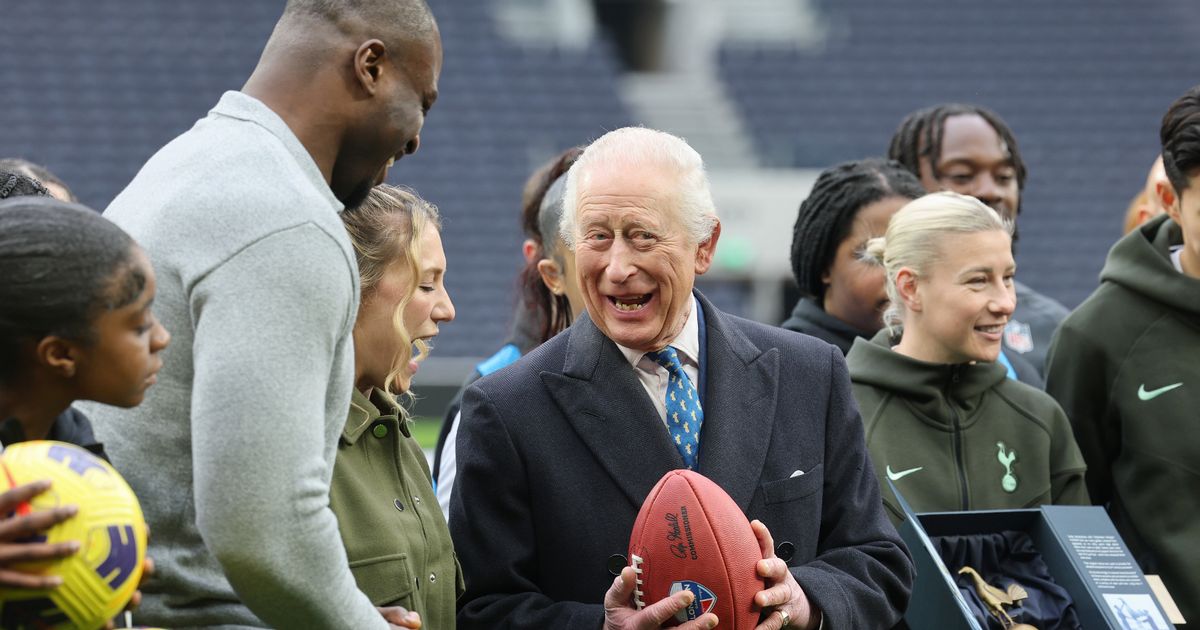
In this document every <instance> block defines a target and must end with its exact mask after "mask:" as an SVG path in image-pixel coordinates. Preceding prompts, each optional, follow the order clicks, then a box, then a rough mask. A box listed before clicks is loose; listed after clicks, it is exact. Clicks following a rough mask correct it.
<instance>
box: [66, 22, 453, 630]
mask: <svg viewBox="0 0 1200 630" xmlns="http://www.w3.org/2000/svg"><path fill="white" fill-rule="evenodd" d="M441 63H442V51H441V38H440V36H439V34H438V29H437V25H436V24H435V22H434V19H433V16H432V15H431V14H430V12H429V9H428V7H427V6H426V5H425V3H424V2H423V1H422V0H365V1H362V2H354V3H350V2H327V1H324V0H289V2H288V3H287V5H286V8H284V10H283V15H282V17H280V19H279V21H278V23H277V24H276V26H275V30H274V32H273V33H272V35H271V38H270V40H269V41H268V42H267V44H266V47H265V49H264V50H263V53H262V56H261V58H260V59H259V61H258V65H257V66H256V68H255V69H254V72H253V74H252V75H251V76H250V78H249V80H248V81H247V82H246V84H245V86H244V87H243V89H242V91H240V92H237V91H230V92H226V93H225V94H224V95H223V96H222V97H221V100H220V102H218V103H217V105H216V106H215V107H214V108H213V109H212V111H211V112H209V115H208V116H207V117H205V118H204V119H202V120H200V121H199V122H197V123H196V124H195V125H194V126H193V127H192V128H191V129H190V130H188V131H187V132H185V133H184V134H183V135H181V136H179V137H178V138H176V139H175V140H173V141H171V142H170V143H169V144H168V145H167V146H165V147H163V148H162V149H160V150H159V151H158V152H157V153H156V154H155V155H154V156H153V157H152V158H150V161H149V162H147V163H146V165H145V166H143V167H142V169H141V170H140V171H139V172H138V174H137V176H136V177H135V178H134V180H133V181H132V182H131V183H130V184H129V186H128V187H126V188H125V190H124V191H122V192H121V194H120V195H118V196H117V198H116V199H115V200H113V202H112V204H111V205H110V206H109V207H108V210H107V211H106V212H105V216H107V217H109V218H111V219H112V220H113V221H114V222H116V223H117V224H118V225H120V226H122V227H124V228H125V229H126V230H128V231H129V233H130V234H131V235H133V236H134V238H136V239H138V241H139V242H141V243H142V245H143V246H144V247H145V248H146V251H147V253H148V254H149V255H150V258H151V260H152V261H153V262H154V264H155V267H156V268H157V269H158V270H159V271H160V279H161V284H160V287H159V291H160V293H159V295H160V299H159V302H158V304H159V306H160V312H161V316H162V318H163V321H164V323H166V325H167V326H168V327H170V328H171V329H172V330H175V331H178V332H177V335H178V343H177V344H176V345H175V349H176V350H177V351H176V352H168V353H167V354H166V356H165V357H164V359H165V365H164V366H163V370H162V373H161V375H160V381H161V384H160V385H159V386H158V387H157V388H155V390H154V391H153V392H152V393H151V395H150V396H148V397H147V399H146V402H145V404H143V405H142V406H141V407H139V408H137V409H134V410H131V411H124V410H116V409H112V408H107V407H98V406H92V407H88V408H86V409H85V411H87V412H88V413H89V414H90V415H91V416H92V418H93V420H94V421H95V424H96V430H97V434H98V436H99V437H100V438H101V439H103V440H104V442H105V444H106V446H107V448H108V449H109V453H110V454H111V455H112V458H113V461H114V463H115V464H116V465H117V468H118V469H120V470H121V471H122V473H123V474H124V475H125V476H126V479H128V481H129V484H130V486H132V487H133V489H134V491H135V492H137V494H138V497H139V498H140V499H141V500H142V507H143V509H144V510H145V514H146V518H147V522H148V523H149V524H150V527H151V528H152V529H153V531H154V536H153V538H152V539H151V543H150V546H151V552H152V553H153V554H154V556H155V559H156V561H158V562H159V565H160V567H161V569H162V571H161V573H160V574H159V575H158V576H156V578H155V579H154V580H153V581H152V582H151V583H149V584H148V585H147V588H146V598H145V602H144V604H143V606H142V611H141V617H142V621H143V622H144V623H146V624H147V625H155V626H168V627H177V626H251V627H262V626H268V627H283V628H300V627H303V628H356V629H357V628H364V629H380V630H382V629H384V628H388V627H389V626H390V625H391V624H399V625H406V624H408V623H409V622H408V621H407V619H406V618H405V617H404V616H403V615H402V614H400V613H401V611H400V610H399V609H396V608H385V609H377V608H376V607H375V606H374V605H372V604H371V601H370V600H369V599H368V598H367V596H366V595H364V594H363V593H362V592H361V591H359V590H358V588H357V586H356V585H355V581H354V577H353V575H352V574H351V572H350V568H349V566H348V564H347V560H346V552H345V548H344V546H343V544H342V540H341V537H340V536H339V534H338V525H337V519H336V518H335V516H334V514H333V511H332V510H331V509H330V508H329V483H330V477H331V475H332V473H333V467H334V456H335V454H336V448H337V443H338V437H339V436H340V435H341V434H342V430H343V429H344V428H345V426H346V410H347V409H348V408H349V405H350V394H351V390H352V389H353V377H354V363H353V357H354V352H353V345H352V343H353V342H352V338H351V332H352V328H353V325H354V320H355V316H356V314H357V312H358V306H359V304H358V301H359V291H358V289H359V283H358V270H357V265H356V264H355V257H354V249H353V247H352V245H351V243H350V239H349V237H348V236H347V234H346V228H345V226H344V225H343V224H342V221H341V219H340V218H339V215H338V214H339V212H341V211H342V210H343V209H344V208H348V209H353V208H354V207H356V206H357V205H358V204H360V203H361V202H362V201H363V200H364V199H365V198H366V197H367V194H368V193H369V192H370V191H371V189H372V188H373V187H374V186H375V185H376V184H378V183H380V182H382V181H383V180H384V179H385V177H386V176H387V171H388V168H389V166H390V165H391V164H393V163H394V161H395V160H397V159H400V158H402V157H404V156H406V155H408V154H411V153H413V152H414V151H416V150H417V147H418V146H419V145H420V136H419V134H420V132H421V129H422V126H423V125H424V120H425V114H426V112H427V111H428V110H429V108H430V107H432V105H433V102H434V100H436V98H437V85H438V77H439V74H440V72H441ZM389 503H390V501H389ZM389 622H390V623H389Z"/></svg>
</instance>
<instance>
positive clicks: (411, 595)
mask: <svg viewBox="0 0 1200 630" xmlns="http://www.w3.org/2000/svg"><path fill="white" fill-rule="evenodd" d="M342 219H343V221H344V223H345V224H346V229H347V231H348V232H349V233H350V240H351V242H352V243H353V245H354V250H355V254H356V256H357V258H358V267H359V275H360V277H361V283H362V306H361V307H360V309H359V312H358V318H357V320H356V321H355V324H354V350H355V353H354V354H355V356H354V371H355V374H354V380H355V386H354V391H353V394H352V398H351V403H350V412H349V414H348V417H347V420H346V428H345V430H344V431H343V432H342V437H341V439H340V440H339V442H338V453H337V459H336V462H335V464H334V471H333V481H332V484H331V488H330V497H329V501H330V505H331V506H332V508H333V511H334V513H335V514H336V515H337V517H338V528H339V529H340V531H341V534H342V540H343V542H344V543H345V546H346V555H347V557H348V559H349V561H350V570H351V572H352V573H353V574H354V579H355V581H356V582H357V584H358V588H359V589H360V590H361V591H363V592H364V593H366V595H367V596H368V597H369V598H370V599H371V601H372V602H373V603H374V604H375V605H376V606H380V607H399V609H397V608H392V610H391V611H389V613H390V616H389V614H385V616H389V621H390V622H391V623H392V624H394V625H397V626H400V627H407V628H415V627H418V622H419V627H423V628H435V629H441V628H453V627H454V612H455V601H456V600H457V599H458V596H459V595H460V594H461V593H462V591H463V581H462V576H461V572H460V571H459V568H458V562H457V559H456V557H455V555H454V547H453V544H452V542H451V540H450V531H449V529H448V528H447V527H446V520H445V518H444V517H443V516H442V511H441V509H439V508H438V503H437V497H436V496H435V495H434V492H433V485H432V482H431V480H430V475H429V465H428V463H427V461H426V459H425V454H424V452H423V451H422V449H421V447H420V446H419V445H418V444H417V442H416V440H414V439H413V438H412V435H411V434H410V433H409V427H408V414H407V412H406V410H405V409H404V408H403V407H401V406H400V405H399V404H398V403H397V402H396V399H395V398H394V397H393V395H392V393H391V392H400V393H403V392H406V391H408V389H409V386H410V384H411V382H412V377H413V374H415V373H416V371H417V362H418V360H419V359H421V358H422V357H423V355H424V354H425V353H426V351H427V348H428V346H427V345H426V341H428V340H429V339H430V338H432V337H433V336H435V335H437V333H438V325H439V324H440V323H442V322H448V321H450V320H452V319H454V305H453V304H452V303H451V302H450V296H449V295H448V294H447V293H446V289H445V286H444V285H443V284H442V278H443V275H444V274H445V270H446V257H445V254H444V253H443V251H442V241H441V236H440V234H439V230H440V227H441V226H440V225H439V223H438V215H437V210H436V209H435V208H434V207H433V206H432V205H430V204H428V203H427V202H425V201H423V200H422V199H420V198H419V197H417V196H416V195H414V194H412V193H410V192H408V191H406V190H403V189H400V188H394V187H391V186H378V187H376V188H374V189H373V190H372V191H371V193H370V195H369V196H368V197H367V200H366V201H365V202H364V203H363V204H362V205H361V206H360V207H359V208H356V209H354V210H349V211H345V212H343V213H342ZM414 346H415V347H416V349H417V355H416V356H414V351H413V348H414Z"/></svg>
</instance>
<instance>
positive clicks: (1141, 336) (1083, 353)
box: [1046, 216, 1200, 620]
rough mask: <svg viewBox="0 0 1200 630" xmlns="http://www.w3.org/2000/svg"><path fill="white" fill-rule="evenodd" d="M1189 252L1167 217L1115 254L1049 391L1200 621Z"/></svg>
mask: <svg viewBox="0 0 1200 630" xmlns="http://www.w3.org/2000/svg"><path fill="white" fill-rule="evenodd" d="M1182 242H1183V235H1182V232H1181V230H1180V228H1179V226H1178V225H1177V224H1176V223H1175V222H1174V221H1171V220H1170V219H1169V218H1167V217H1166V216H1162V217H1159V218H1157V219H1154V220H1151V221H1150V222H1148V223H1147V224H1145V225H1143V226H1142V227H1141V228H1139V229H1137V230H1134V231H1133V232H1131V233H1129V234H1128V235H1126V236H1125V237H1124V238H1122V239H1121V240H1120V241H1118V242H1117V244H1116V245H1114V246H1113V248H1112V251H1111V252H1109V255H1108V261H1107V262H1106V263H1105V265H1104V271H1102V272H1101V274H1100V280H1101V284H1100V287H1099V288H1097V289H1096V291H1095V292H1094V293H1092V295H1091V297H1089V298H1088V299H1087V300H1086V301H1084V303H1083V304H1081V305H1080V306H1079V308H1078V309H1076V310H1075V312H1074V313H1071V315H1070V316H1069V317H1068V318H1067V319H1066V320H1065V321H1064V322H1063V324H1062V327H1061V328H1059V331H1058V334H1057V335H1056V336H1055V339H1054V343H1053V344H1052V345H1051V348H1050V354H1049V360H1048V363H1047V365H1048V370H1047V374H1046V390H1047V391H1048V392H1050V394H1051V395H1053V396H1054V397H1055V398H1057V399H1058V401H1059V403H1061V404H1062V406H1063V409H1064V410H1066V412H1067V415H1068V416H1069V417H1070V418H1071V423H1072V425H1073V426H1074V429H1075V436H1076V438H1077V439H1078V441H1079V447H1080V449H1081V450H1082V451H1083V456H1084V459H1086V460H1087V463H1088V475H1087V481H1088V489H1089V490H1090V492H1091V495H1092V498H1093V499H1095V500H1096V502H1097V503H1107V504H1108V506H1109V513H1110V514H1111V515H1112V518H1113V521H1114V522H1115V523H1116V525H1117V529H1118V530H1119V531H1120V532H1121V535H1122V537H1124V539H1125V542H1126V544H1128V545H1129V548H1130V549H1131V550H1132V551H1133V552H1134V555H1135V556H1136V557H1137V558H1138V561H1139V562H1141V564H1142V567H1143V569H1145V571H1146V572H1147V573H1158V574H1160V575H1161V576H1162V578H1163V582H1165V583H1166V586H1167V590H1169V591H1170V592H1171V594H1172V596H1173V597H1174V599H1175V601H1176V603H1178V604H1179V608H1180V610H1181V611H1182V612H1183V614H1184V616H1185V617H1187V618H1188V619H1191V620H1200V279H1196V278H1192V277H1190V276H1187V275H1184V274H1182V273H1180V272H1179V271H1177V270H1176V269H1175V267H1174V266H1173V265H1172V263H1171V259H1170V249H1171V247H1172V246H1175V245H1179V244H1181V243H1182Z"/></svg>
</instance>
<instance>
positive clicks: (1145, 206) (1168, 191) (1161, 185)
mask: <svg viewBox="0 0 1200 630" xmlns="http://www.w3.org/2000/svg"><path fill="white" fill-rule="evenodd" d="M1164 203H1165V204H1167V205H1165V206H1164V205H1163V204H1164ZM1173 203H1175V189H1174V188H1171V180H1170V179H1168V178H1167V171H1166V170H1165V169H1164V168H1163V160H1162V156H1161V155H1159V156H1158V157H1157V158H1155V160H1154V164H1152V165H1151V166H1150V174H1149V175H1147V176H1146V186H1145V187H1144V188H1142V191H1141V192H1139V193H1138V194H1137V196H1136V197H1134V198H1133V201H1132V202H1130V204H1129V209H1128V210H1126V211H1125V227H1124V231H1123V232H1122V234H1129V233H1130V232H1132V231H1134V230H1135V229H1137V227H1138V226H1139V225H1142V224H1143V223H1145V222H1147V221H1149V220H1150V219H1153V218H1154V217H1156V216H1158V215H1160V214H1163V213H1165V212H1166V211H1167V208H1168V207H1169V206H1170V205H1171V204H1173Z"/></svg>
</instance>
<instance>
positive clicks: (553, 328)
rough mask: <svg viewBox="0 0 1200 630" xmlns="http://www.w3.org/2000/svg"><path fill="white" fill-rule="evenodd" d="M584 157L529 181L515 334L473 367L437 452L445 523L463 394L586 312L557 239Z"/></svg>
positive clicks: (570, 153) (571, 263)
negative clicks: (570, 174) (567, 193)
mask: <svg viewBox="0 0 1200 630" xmlns="http://www.w3.org/2000/svg"><path fill="white" fill-rule="evenodd" d="M581 153H583V148H582V147H572V148H570V149H567V150H566V151H563V152H562V153H560V154H558V155H557V156H555V157H554V158H553V159H552V160H550V161H549V162H547V163H545V164H543V165H542V166H541V167H540V168H538V169H537V170H536V171H534V172H533V175H530V176H529V180H528V181H526V182H525V190H524V192H523V193H522V195H521V226H522V228H523V229H524V231H525V242H524V243H523V244H522V254H523V255H524V256H525V268H524V269H522V270H521V276H520V294H519V296H518V300H517V308H516V311H515V312H514V313H513V330H512V334H511V335H510V336H509V338H508V341H507V342H506V343H505V344H504V346H503V347H501V348H500V350H499V351H497V352H496V353H495V354H493V355H492V356H491V357H489V358H488V359H486V360H484V361H483V362H482V363H480V364H479V365H477V366H475V371H474V372H472V373H471V375H470V376H469V377H467V381H466V383H464V384H463V386H462V387H461V388H459V390H458V393H457V394H455V396H454V400H452V401H451V402H450V407H449V408H448V409H447V410H446V417H445V419H443V420H442V429H441V432H440V433H439V434H438V441H437V447H436V449H435V450H434V459H433V471H434V478H433V480H434V484H435V486H436V487H437V497H438V503H439V504H440V505H441V507H442V513H443V514H444V515H445V516H446V518H449V517H450V496H451V494H452V493H453V491H454V476H455V468H456V465H457V458H456V456H455V454H456V451H455V442H456V440H457V437H458V422H459V409H460V408H461V407H462V395H463V392H464V391H466V389H467V387H468V386H470V385H471V383H474V382H475V381H477V380H479V378H480V377H483V376H487V375H488V374H491V373H492V372H495V371H496V370H499V369H500V368H502V367H505V366H507V365H509V364H511V363H513V362H515V361H516V360H517V359H519V358H521V357H522V356H523V355H525V354H526V353H528V352H529V351H530V350H532V349H534V348H536V347H538V346H540V345H542V344H543V343H545V342H546V341H547V340H548V339H550V338H551V337H553V336H554V335H557V334H558V333H560V332H562V331H563V330H565V329H566V328H567V326H570V325H571V321H572V320H573V319H574V318H575V316H577V315H579V314H580V313H582V312H583V311H584V307H583V296H582V295H581V294H580V292H579V284H578V281H577V280H576V278H575V257H574V255H572V254H571V251H570V250H569V249H567V245H566V243H563V241H562V238H561V237H560V236H559V234H558V220H559V218H560V217H562V209H563V201H562V194H563V188H564V187H565V184H566V180H567V177H566V175H567V171H568V170H569V169H570V168H571V165H572V164H574V163H575V160H576V159H578V158H579V155H580V154H581Z"/></svg>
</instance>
